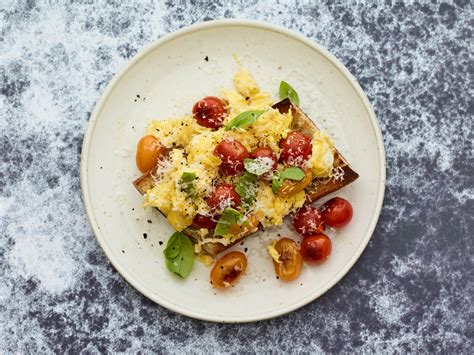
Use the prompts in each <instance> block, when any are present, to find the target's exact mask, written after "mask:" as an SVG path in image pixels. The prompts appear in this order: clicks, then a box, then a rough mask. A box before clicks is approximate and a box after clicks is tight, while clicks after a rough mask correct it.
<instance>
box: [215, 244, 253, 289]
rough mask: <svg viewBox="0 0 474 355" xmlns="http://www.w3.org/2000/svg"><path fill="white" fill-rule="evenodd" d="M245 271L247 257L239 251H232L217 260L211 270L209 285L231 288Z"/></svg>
mask: <svg viewBox="0 0 474 355" xmlns="http://www.w3.org/2000/svg"><path fill="white" fill-rule="evenodd" d="M246 269H247V257H246V256H245V254H243V253H241V252H240V251H233V252H230V253H228V254H226V255H224V256H223V257H222V258H220V259H219V260H217V262H216V264H215V265H214V267H213V268H212V270H211V283H212V286H214V287H216V288H225V287H229V286H232V285H233V284H234V283H236V282H237V281H238V279H239V278H240V276H242V274H243V273H244V272H245V270H246Z"/></svg>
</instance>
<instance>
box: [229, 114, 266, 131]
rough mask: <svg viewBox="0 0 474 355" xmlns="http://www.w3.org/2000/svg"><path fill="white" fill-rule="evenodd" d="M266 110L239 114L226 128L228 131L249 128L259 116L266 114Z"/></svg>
mask: <svg viewBox="0 0 474 355" xmlns="http://www.w3.org/2000/svg"><path fill="white" fill-rule="evenodd" d="M264 112H265V110H255V111H245V112H242V113H240V114H238V115H237V116H236V117H234V119H233V120H232V121H230V122H229V123H228V124H227V126H226V127H225V130H226V131H230V130H231V129H236V128H247V127H248V126H250V125H251V124H252V123H254V122H255V121H256V120H257V118H258V116H260V115H261V114H262V113H264Z"/></svg>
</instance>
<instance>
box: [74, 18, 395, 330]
mask: <svg viewBox="0 0 474 355" xmlns="http://www.w3.org/2000/svg"><path fill="white" fill-rule="evenodd" d="M229 26H234V27H251V28H258V29H264V30H267V31H272V32H276V33H279V34H283V35H285V36H288V37H290V38H292V39H294V40H297V41H299V42H302V43H303V44H305V45H306V46H308V47H310V48H311V49H313V50H315V51H317V52H319V53H320V54H321V55H322V56H323V57H325V58H326V59H327V60H328V61H330V62H331V63H332V64H333V65H334V66H335V67H336V68H337V69H338V70H339V71H340V72H341V73H342V74H343V75H344V77H345V78H346V79H347V80H348V81H349V83H350V84H351V85H352V87H353V88H354V89H355V91H356V93H357V94H358V95H359V97H360V99H361V100H362V102H363V104H364V106H365V109H366V110H367V113H368V115H369V117H370V121H371V125H372V129H373V130H374V133H375V138H376V141H377V148H378V156H379V160H380V163H381V164H380V171H379V174H380V182H379V184H378V187H377V194H378V198H377V201H376V205H375V213H374V214H373V215H372V218H371V220H370V223H369V228H368V229H367V230H368V233H367V235H366V237H365V238H364V239H363V240H362V243H360V245H359V247H358V248H357V250H356V252H355V253H354V255H353V256H352V258H351V259H350V260H349V262H348V263H346V265H345V267H344V268H342V269H341V270H340V271H339V272H338V273H337V274H336V276H335V277H334V278H333V279H332V280H331V281H330V282H327V283H326V284H325V285H324V288H323V289H322V290H321V291H320V292H317V293H314V294H311V295H309V296H308V297H305V298H303V299H301V300H299V301H298V302H293V303H291V304H290V305H288V306H286V307H283V308H278V309H277V310H275V311H272V312H266V313H264V314H258V313H257V314H254V315H251V316H242V317H240V316H230V317H229V316H218V315H210V314H207V313H205V312H204V313H203V312H200V311H199V310H190V309H188V308H186V307H185V306H184V307H183V306H180V305H177V304H174V303H172V302H169V301H167V300H165V299H162V298H160V297H159V296H157V295H155V294H153V293H152V292H150V291H149V289H148V288H147V287H146V285H142V284H141V283H140V282H138V281H137V280H136V279H135V278H134V277H132V276H131V275H130V274H129V272H128V271H127V270H126V269H125V268H123V267H122V266H121V263H120V262H119V261H118V259H117V258H115V257H114V256H113V254H112V252H111V250H109V249H108V247H107V244H106V242H105V238H104V236H103V235H102V231H101V230H100V228H99V226H98V224H97V223H96V221H95V214H94V211H93V209H92V202H91V197H90V195H89V190H88V184H89V181H88V179H87V172H88V170H87V164H88V156H89V153H90V150H89V148H90V144H91V137H92V133H93V132H94V130H95V127H96V123H97V120H98V118H99V116H100V113H101V111H102V109H103V106H104V103H105V102H106V101H107V99H108V97H109V96H110V93H111V92H112V90H113V89H114V88H115V86H116V84H117V83H118V82H119V81H120V79H122V77H123V76H124V75H125V74H126V73H127V72H128V70H130V69H131V68H132V67H133V66H134V65H135V64H136V63H137V62H139V61H140V60H141V59H142V58H143V57H145V56H146V55H147V54H149V53H150V52H152V51H153V50H155V49H156V48H158V47H160V46H162V45H163V44H165V43H167V42H169V41H172V40H174V39H176V38H178V37H181V36H184V35H187V34H189V33H192V32H197V31H201V30H205V29H210V28H213V27H229ZM386 166H387V163H386V158H385V147H384V143H383V138H382V133H381V130H380V126H379V124H378V120H377V117H376V115H375V112H374V110H373V108H372V105H371V104H370V102H369V100H368V98H367V96H366V94H365V92H364V91H363V90H362V88H361V86H360V85H359V83H358V82H357V80H356V79H355V77H354V76H353V75H352V74H351V73H350V72H349V70H348V69H347V68H346V67H345V66H344V65H343V64H342V63H341V62H340V61H339V60H338V59H337V58H336V57H335V56H334V55H333V54H332V53H330V52H329V51H328V50H327V49H325V48H324V47H322V46H321V45H319V44H318V43H316V42H314V41H312V40H311V39H308V38H306V37H304V36H303V35H301V34H299V33H296V32H294V31H292V30H289V29H287V28H285V27H282V26H278V25H274V24H270V23H267V22H263V21H252V20H235V19H223V20H213V21H207V22H200V23H196V24H193V25H190V26H187V27H184V28H181V29H178V30H176V31H174V32H171V33H167V34H165V35H163V36H162V37H161V38H159V39H158V40H156V41H154V42H152V43H150V44H148V45H146V46H145V47H143V48H142V49H141V50H140V51H139V52H138V53H137V54H135V55H134V56H133V57H132V58H131V59H130V60H128V61H127V62H126V63H125V64H124V65H123V66H122V67H121V69H120V70H119V71H118V72H117V73H116V74H115V75H114V77H113V78H112V80H111V81H110V82H109V83H108V84H107V87H106V89H105V91H104V92H103V93H102V95H101V96H100V98H99V100H98V101H97V102H96V104H95V106H94V109H93V111H92V113H91V116H90V119H89V122H88V124H87V129H86V132H85V134H84V139H83V143H82V150H81V162H80V181H81V191H82V200H83V203H84V207H85V210H86V214H87V218H88V220H89V223H90V225H91V226H92V230H93V232H94V235H95V237H96V240H97V242H98V243H99V245H100V247H101V249H102V251H103V252H104V254H105V255H106V256H107V258H108V259H109V261H110V263H111V264H112V266H113V267H114V268H115V269H116V270H117V271H118V272H119V274H120V275H121V276H122V277H123V278H124V279H125V280H126V281H127V283H129V284H130V285H131V286H132V287H133V288H135V289H136V290H137V291H139V292H140V293H141V294H142V295H144V296H145V297H147V298H148V299H150V300H152V301H153V302H155V303H157V304H159V305H160V306H162V307H165V308H167V309H169V310H171V311H173V312H176V313H179V314H182V315H185V316H187V317H190V318H194V319H200V320H204V321H211V322H221V323H247V322H254V321H259V320H266V319H271V318H275V317H279V316H282V315H284V314H287V313H289V312H292V311H294V310H297V309H299V308H301V307H303V306H305V305H307V304H309V303H310V302H312V301H314V300H316V299H317V298H319V297H321V296H322V295H323V294H325V293H326V292H327V291H328V290H329V289H331V288H332V287H333V286H334V285H336V284H337V283H338V282H339V281H341V280H342V278H343V277H344V276H345V275H347V273H348V272H349V270H350V269H352V267H353V266H354V264H355V263H356V262H357V260H358V259H359V257H360V256H361V255H362V252H363V251H364V250H365V249H366V247H367V244H368V243H369V241H370V239H371V238H372V235H373V233H374V230H375V227H376V225H377V222H378V219H379V217H380V213H381V210H382V205H383V200H384V195H385V185H386Z"/></svg>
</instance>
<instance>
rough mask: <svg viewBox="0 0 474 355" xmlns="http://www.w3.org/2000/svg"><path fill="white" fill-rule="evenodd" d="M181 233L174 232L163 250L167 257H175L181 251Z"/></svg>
mask: <svg viewBox="0 0 474 355" xmlns="http://www.w3.org/2000/svg"><path fill="white" fill-rule="evenodd" d="M180 234H182V233H179V232H176V233H173V235H172V236H171V237H170V239H168V243H167V244H166V248H165V250H163V254H165V256H166V258H167V259H174V258H175V257H177V256H178V254H179V253H180V252H181V241H180Z"/></svg>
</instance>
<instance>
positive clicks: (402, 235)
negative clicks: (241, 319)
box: [0, 0, 474, 354]
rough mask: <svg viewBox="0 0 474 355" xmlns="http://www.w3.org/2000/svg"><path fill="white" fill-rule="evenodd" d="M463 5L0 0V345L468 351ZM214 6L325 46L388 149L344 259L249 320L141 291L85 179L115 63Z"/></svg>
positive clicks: (8, 348)
mask: <svg viewBox="0 0 474 355" xmlns="http://www.w3.org/2000/svg"><path fill="white" fill-rule="evenodd" d="M53 4H54V5H53ZM473 13H474V12H473V3H472V2H469V1H462V0H458V1H454V2H450V3H444V2H443V3H438V2H434V1H433V2H426V4H413V3H412V2H409V3H405V4H404V3H399V2H394V1H385V2H371V1H368V2H365V4H363V3H362V2H354V3H349V2H347V3H345V5H337V4H336V3H335V2H333V1H330V2H327V3H321V4H313V3H312V2H309V1H298V2H296V1H270V0H268V1H260V2H259V1H256V0H255V1H250V2H245V1H235V2H228V1H220V2H217V1H215V2H202V1H191V2H185V1H167V2H155V1H153V2H152V1H145V2H142V4H140V5H139V4H134V5H131V4H129V5H123V4H122V2H120V1H107V2H105V1H101V2H98V1H69V0H65V1H58V2H54V1H18V2H17V1H6V2H4V1H2V3H1V4H0V31H1V32H0V33H1V35H0V74H1V80H0V85H1V95H0V115H1V120H0V127H1V129H0V136H1V143H0V144H1V145H0V147H1V160H0V164H1V169H0V192H1V197H0V198H1V200H0V201H1V203H0V216H1V220H0V228H1V239H0V255H1V257H0V275H1V282H0V315H1V319H0V349H1V352H2V353H5V352H7V353H10V352H17V351H18V352H22V353H24V352H31V353H38V352H59V353H61V352H65V351H69V352H77V351H80V350H85V351H86V352H97V351H99V352H106V351H108V352H137V351H139V350H140V351H141V352H142V353H146V352H176V351H177V352H203V353H207V352H211V353H215V352H243V351H245V352H262V351H270V350H271V351H281V352H290V351H301V352H308V353H309V352H316V353H322V352H328V353H340V352H345V353H352V352H364V353H365V352H368V353H374V352H376V353H385V352H389V353H392V352H396V353H406V352H423V353H431V352H435V353H439V352H443V353H466V354H467V353H471V354H472V353H474V343H473V338H474V327H473V321H474V309H473V308H474V307H473V294H474V277H473V264H474V262H473V229H474V222H473V215H474V203H473V194H474V192H473V188H474V186H473V185H474V184H473V176H472V173H473V145H472V142H473V111H474V107H473V87H472V80H473V69H474V68H473V45H472V43H473V40H472V38H473V33H472V32H473V25H474V16H473ZM220 18H245V19H257V20H264V21H268V22H271V23H275V24H279V25H283V26H286V27H288V28H290V29H293V30H295V31H297V32H299V33H302V34H304V35H305V36H307V37H309V38H312V39H313V40H314V41H316V42H318V43H320V44H321V45H323V46H324V47H326V48H328V49H329V50H330V51H331V52H332V53H334V54H335V55H336V56H337V57H338V58H339V59H340V60H341V61H342V62H343V63H344V64H345V65H346V66H347V67H348V68H349V70H350V71H351V72H352V73H353V74H354V76H355V77H356V78H357V79H358V80H359V82H360V84H361V85H362V87H363V89H364V90H365V91H366V93H367V95H368V97H369V99H370V101H371V102H372V104H373V106H374V109H375V112H376V114H377V117H378V119H379V121H380V125H381V128H382V132H383V136H384V142H385V148H386V153H387V162H388V171H387V173H388V180H387V190H386V197H385V202H384V207H383V211H382V214H381V217H380V220H379V223H378V226H377V228H376V230H375V234H374V236H373V237H372V239H371V241H370V243H369V245H368V247H367V249H366V250H365V252H364V253H363V255H362V257H361V258H360V260H359V261H358V262H357V263H356V265H355V266H354V268H353V269H352V270H351V271H350V272H349V274H348V275H347V276H346V277H345V278H344V279H343V280H342V281H341V282H339V283H338V284H337V285H336V286H335V287H334V288H333V289H331V290H330V291H329V292H328V293H327V294H326V295H324V296H323V297H321V298H320V299H318V300H317V301H315V302H313V303H311V304H310V305H308V306H306V307H304V308H302V309H300V310H298V311H295V312H293V313H291V314H288V315H286V316H283V317H280V318H277V319H273V320H270V321H264V322H258V323H254V324H240V325H223V324H213V323H206V322H201V321H197V320H192V319H189V318H186V317H183V316H180V315H177V314H174V313H172V312H169V311H167V310H166V309H163V308H161V307H160V306H157V305H155V304H153V303H152V302H151V301H149V300H147V299H146V298H145V297H143V296H142V295H141V294H139V293H138V292H137V291H135V290H134V289H133V288H132V287H130V286H129V285H128V284H127V283H126V282H125V281H124V280H123V279H122V278H121V277H120V275H118V274H117V273H116V272H115V271H114V269H113V268H112V267H111V266H110V264H109V263H108V261H107V259H106V257H105V256H104V255H103V253H102V251H101V250H100V248H99V246H98V244H97V243H96V241H95V238H94V236H93V233H92V230H91V228H90V226H89V223H88V221H87V219H86V216H85V212H84V209H83V205H82V201H81V193H80V186H79V154H80V150H81V144H82V139H83V135H84V131H85V128H86V126H87V121H88V118H89V115H90V112H91V110H92V109H93V107H94V104H95V102H96V101H97V100H98V98H99V96H100V95H101V93H102V91H103V89H104V87H105V85H106V84H107V83H108V81H109V80H110V79H111V78H112V76H113V75H114V73H116V72H117V71H118V70H119V69H120V67H121V66H122V65H123V64H124V63H126V62H127V60H128V59H129V58H131V57H132V56H133V55H134V54H135V53H137V51H138V50H139V49H140V48H142V47H143V46H144V45H146V44H148V43H150V42H152V41H154V40H156V39H158V38H160V37H161V36H162V35H164V34H165V33H168V32H171V31H174V30H176V29H178V28H181V27H183V26H187V25H190V24H192V23H195V22H200V21H207V20H211V19H220Z"/></svg>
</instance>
